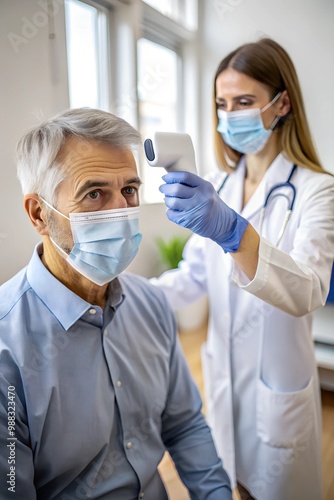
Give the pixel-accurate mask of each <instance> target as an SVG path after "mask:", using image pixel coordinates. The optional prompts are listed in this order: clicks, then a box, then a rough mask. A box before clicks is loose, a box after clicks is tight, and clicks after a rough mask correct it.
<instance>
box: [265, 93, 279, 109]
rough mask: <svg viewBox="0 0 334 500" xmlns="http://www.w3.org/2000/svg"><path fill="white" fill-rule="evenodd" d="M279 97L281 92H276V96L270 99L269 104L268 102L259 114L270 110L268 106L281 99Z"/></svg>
mask: <svg viewBox="0 0 334 500" xmlns="http://www.w3.org/2000/svg"><path fill="white" fill-rule="evenodd" d="M281 95H282V92H278V94H276V95H275V97H274V99H272V100H271V101H270V102H268V104H266V105H265V107H264V108H262V109H261V113H263V112H264V111H267V109H268V108H270V106H272V105H273V104H274V103H275V102H276V101H278V99H279V98H280V97H281Z"/></svg>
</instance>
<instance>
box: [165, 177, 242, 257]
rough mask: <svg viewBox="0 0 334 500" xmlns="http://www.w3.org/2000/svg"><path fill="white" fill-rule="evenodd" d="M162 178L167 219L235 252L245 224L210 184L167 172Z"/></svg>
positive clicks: (195, 178)
mask: <svg viewBox="0 0 334 500" xmlns="http://www.w3.org/2000/svg"><path fill="white" fill-rule="evenodd" d="M162 179H163V180H164V181H165V183H166V184H163V185H162V186H160V191H161V192H162V193H163V194H164V195H165V204H166V206H167V207H168V210H167V217H168V219H169V220H171V221H172V222H175V223H176V224H178V225H179V226H183V227H186V228H188V229H191V230H192V231H193V232H194V233H196V234H198V235H200V236H204V237H206V238H211V239H212V240H213V241H215V242H216V243H218V245H220V246H221V247H222V248H223V250H224V251H225V252H236V251H237V250H238V248H239V245H240V241H241V238H242V236H243V234H244V232H245V230H246V228H247V225H248V222H247V220H246V219H244V218H243V217H241V216H240V215H239V214H237V213H236V212H235V211H234V210H232V208H230V207H229V206H228V205H226V203H224V202H223V201H222V200H221V199H220V198H219V196H218V194H217V193H216V191H215V189H214V187H213V185H212V184H211V183H210V182H208V181H206V180H204V179H202V178H201V177H198V175H195V174H192V173H190V172H169V173H167V174H166V175H164V176H163V177H162Z"/></svg>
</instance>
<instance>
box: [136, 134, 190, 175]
mask: <svg viewBox="0 0 334 500" xmlns="http://www.w3.org/2000/svg"><path fill="white" fill-rule="evenodd" d="M144 150H145V155H146V159H147V163H148V164H149V165H150V166H151V167H163V168H164V169H165V170H166V171H167V172H175V171H184V170H186V171H188V172H192V173H193V174H197V169H196V161H195V151H194V146H193V143H192V140H191V137H190V135H188V134H181V133H178V132H155V134H153V137H152V139H146V140H145V141H144Z"/></svg>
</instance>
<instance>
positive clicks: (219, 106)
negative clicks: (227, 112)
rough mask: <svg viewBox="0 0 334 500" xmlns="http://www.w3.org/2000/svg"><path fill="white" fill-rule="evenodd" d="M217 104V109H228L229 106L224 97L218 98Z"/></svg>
mask: <svg viewBox="0 0 334 500" xmlns="http://www.w3.org/2000/svg"><path fill="white" fill-rule="evenodd" d="M216 106H217V109H226V107H227V105H226V102H225V101H224V100H222V99H217V100H216Z"/></svg>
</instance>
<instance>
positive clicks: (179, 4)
mask: <svg viewBox="0 0 334 500" xmlns="http://www.w3.org/2000/svg"><path fill="white" fill-rule="evenodd" d="M144 3H146V4H147V5H149V6H150V7H153V8H154V9H155V10H157V11H159V12H161V13H162V14H163V15H164V16H167V17H170V18H171V19H173V20H175V21H177V22H178V23H180V24H182V25H183V26H185V27H187V28H188V29H191V30H196V29H197V21H198V20H197V1H196V0H144Z"/></svg>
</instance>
